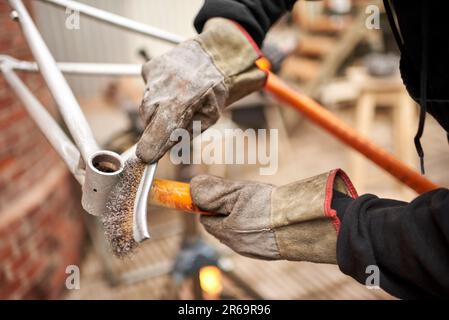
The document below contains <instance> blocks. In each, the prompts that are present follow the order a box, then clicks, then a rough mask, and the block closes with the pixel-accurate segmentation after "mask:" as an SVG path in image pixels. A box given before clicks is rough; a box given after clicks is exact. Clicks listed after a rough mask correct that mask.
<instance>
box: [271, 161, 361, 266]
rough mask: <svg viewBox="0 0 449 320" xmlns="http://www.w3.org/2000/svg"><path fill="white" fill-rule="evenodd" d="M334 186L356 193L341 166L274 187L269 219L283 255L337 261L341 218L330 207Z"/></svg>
mask: <svg viewBox="0 0 449 320" xmlns="http://www.w3.org/2000/svg"><path fill="white" fill-rule="evenodd" d="M333 190H338V191H340V192H343V193H345V194H347V195H348V196H350V197H352V198H356V197H357V192H356V190H355V188H354V187H353V185H352V183H351V181H350V180H349V178H348V176H347V175H346V174H345V173H344V172H343V171H342V170H340V169H336V170H332V171H330V172H327V173H324V174H321V175H318V176H315V177H311V178H308V179H305V180H302V181H298V182H295V183H292V184H289V185H286V186H282V187H279V188H276V189H275V190H274V191H273V195H272V198H271V223H272V225H273V228H274V230H275V235H276V241H277V245H278V249H279V252H280V255H281V257H282V258H284V259H287V260H301V261H311V262H320V263H336V261H337V259H336V243H337V234H338V231H339V228H340V220H339V219H338V216H337V213H336V211H335V210H334V209H332V208H331V201H332V196H333Z"/></svg>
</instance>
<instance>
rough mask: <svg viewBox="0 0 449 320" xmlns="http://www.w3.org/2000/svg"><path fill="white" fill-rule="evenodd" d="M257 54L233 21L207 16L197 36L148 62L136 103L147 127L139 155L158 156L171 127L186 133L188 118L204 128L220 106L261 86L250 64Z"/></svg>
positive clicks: (145, 158) (147, 158) (258, 72)
mask: <svg viewBox="0 0 449 320" xmlns="http://www.w3.org/2000/svg"><path fill="white" fill-rule="evenodd" d="M260 56H261V54H260V51H259V49H258V48H257V46H256V45H255V44H254V42H252V40H251V38H250V37H249V35H247V34H246V32H245V31H244V30H243V29H241V28H240V27H239V26H238V25H237V24H236V23H234V22H232V21H230V20H226V19H223V18H212V19H210V20H208V22H207V23H206V25H205V27H204V31H203V32H202V33H201V34H200V35H199V36H197V37H196V38H193V39H192V40H188V41H185V42H183V43H182V44H180V45H179V46H177V47H176V48H174V49H173V50H171V51H169V52H168V53H166V54H164V55H162V56H160V57H158V58H155V59H153V60H151V61H149V62H147V63H146V64H145V65H144V66H143V69H142V76H143V78H144V80H145V82H146V89H145V93H144V97H143V101H142V104H141V106H140V112H141V114H142V116H143V119H144V122H145V123H146V129H145V131H144V133H143V135H142V137H141V139H140V141H139V143H138V144H137V155H138V156H139V158H141V159H142V160H143V161H145V162H154V161H157V160H159V158H161V157H162V156H163V155H164V153H165V152H166V151H167V150H168V149H170V148H171V147H172V146H173V145H174V144H176V141H171V140H170V135H171V133H172V132H173V131H174V130H175V129H177V128H184V129H187V130H189V131H190V132H191V131H192V122H193V121H194V120H200V121H201V130H202V131H204V130H206V129H207V128H208V127H209V126H211V125H212V124H214V123H215V122H216V121H217V120H218V118H219V116H220V113H221V111H222V110H223V108H224V107H226V106H227V105H229V104H231V103H232V102H234V101H236V100H238V99H240V98H242V97H243V96H245V95H247V94H249V93H251V92H253V91H256V90H258V89H260V88H262V87H263V85H264V83H265V80H266V73H265V72H263V71H261V70H259V69H258V68H257V67H256V66H255V61H256V60H257V59H258V58H259V57H260Z"/></svg>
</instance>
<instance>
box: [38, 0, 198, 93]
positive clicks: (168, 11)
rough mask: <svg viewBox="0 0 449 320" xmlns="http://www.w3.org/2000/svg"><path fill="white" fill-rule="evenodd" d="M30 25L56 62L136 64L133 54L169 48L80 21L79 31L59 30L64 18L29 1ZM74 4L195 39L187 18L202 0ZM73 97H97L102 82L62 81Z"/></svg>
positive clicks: (60, 10)
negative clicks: (32, 16) (32, 23)
mask: <svg viewBox="0 0 449 320" xmlns="http://www.w3.org/2000/svg"><path fill="white" fill-rule="evenodd" d="M32 2H33V6H34V12H35V16H36V22H37V24H38V27H39V29H40V30H41V32H42V34H43V36H44V39H45V41H46V42H47V45H48V46H49V48H50V50H51V52H52V53H53V54H54V56H55V58H56V60H57V61H76V62H120V63H141V62H142V61H141V59H140V58H139V56H138V55H137V51H138V50H139V48H142V47H145V48H147V50H148V52H149V53H150V54H151V55H152V56H157V55H159V54H161V53H163V52H164V51H166V50H168V49H169V48H170V47H171V46H170V45H167V44H165V43H163V42H162V41H159V40H154V39H150V38H148V37H145V36H141V35H136V34H133V33H131V32H129V31H125V30H121V29H118V28H114V27H112V26H109V25H107V24H103V23H100V22H97V21H94V20H92V19H91V18H88V17H85V16H81V19H80V29H79V30H69V29H67V28H66V27H65V20H66V17H67V15H66V14H65V9H64V8H57V7H54V6H52V5H48V4H46V3H42V2H40V1H36V0H33V1H32ZM80 2H83V3H86V4H89V5H92V6H95V7H97V8H101V9H105V10H108V11H111V12H114V13H116V14H120V15H123V16H126V17H128V18H132V19H135V20H136V21H140V22H144V23H147V24H149V25H151V26H154V27H158V28H161V29H164V30H167V31H170V32H173V33H176V34H179V35H183V36H185V37H190V36H193V35H194V34H195V30H194V28H193V24H192V22H193V19H194V17H195V15H196V13H197V12H198V10H199V8H200V6H201V4H202V2H203V1H202V0H165V1H164V0H81V1H80ZM67 78H68V80H69V82H70V85H71V86H72V88H73V89H74V91H75V94H76V95H77V96H78V97H82V98H89V97H92V96H94V95H96V94H98V93H99V90H101V88H103V86H104V84H105V81H106V79H105V78H103V77H85V76H83V77H81V76H68V77H67Z"/></svg>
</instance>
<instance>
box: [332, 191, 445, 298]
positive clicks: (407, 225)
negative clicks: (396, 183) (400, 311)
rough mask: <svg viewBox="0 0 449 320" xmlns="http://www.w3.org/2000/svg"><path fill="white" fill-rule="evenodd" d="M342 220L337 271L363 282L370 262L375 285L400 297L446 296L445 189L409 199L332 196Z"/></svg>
mask: <svg viewBox="0 0 449 320" xmlns="http://www.w3.org/2000/svg"><path fill="white" fill-rule="evenodd" d="M332 206H333V208H334V209H336V210H337V213H338V216H339V217H340V220H341V227H340V231H339V235H338V242H337V260H338V265H339V267H340V270H341V271H342V272H344V273H345V274H347V275H349V276H351V277H353V278H355V279H356V280H357V281H359V282H360V283H362V284H365V281H366V279H367V277H368V276H369V275H370V274H371V273H366V268H367V266H369V265H375V266H377V267H378V268H379V271H380V282H379V286H380V287H381V288H383V289H384V290H385V291H387V292H389V293H391V294H392V295H394V296H396V297H399V298H404V299H414V298H448V297H449V190H448V189H437V190H433V191H430V192H428V193H425V194H422V195H420V196H419V197H417V198H416V199H415V200H413V201H412V202H411V203H406V202H402V201H397V200H389V199H379V198H378V197H376V196H374V195H370V194H367V195H363V196H361V197H359V198H357V199H349V198H348V197H345V196H343V195H342V194H337V195H336V196H335V198H334V199H333V201H332Z"/></svg>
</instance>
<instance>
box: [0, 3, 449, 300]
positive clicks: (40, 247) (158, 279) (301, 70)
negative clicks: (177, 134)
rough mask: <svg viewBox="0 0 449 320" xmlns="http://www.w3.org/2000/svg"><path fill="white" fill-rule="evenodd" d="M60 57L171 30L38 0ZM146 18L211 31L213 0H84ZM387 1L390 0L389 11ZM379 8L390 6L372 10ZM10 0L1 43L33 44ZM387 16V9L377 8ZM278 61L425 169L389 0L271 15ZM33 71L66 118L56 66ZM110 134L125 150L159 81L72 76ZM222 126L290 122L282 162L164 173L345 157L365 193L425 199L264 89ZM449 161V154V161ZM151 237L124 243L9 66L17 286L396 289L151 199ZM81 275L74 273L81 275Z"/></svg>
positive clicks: (5, 164)
mask: <svg viewBox="0 0 449 320" xmlns="http://www.w3.org/2000/svg"><path fill="white" fill-rule="evenodd" d="M25 2H26V3H27V6H28V8H29V9H30V10H31V12H32V15H33V18H34V20H35V22H36V24H37V26H38V27H39V29H40V30H41V32H42V35H43V37H44V39H45V41H46V43H47V44H48V46H49V48H50V50H51V52H52V53H53V54H54V56H55V58H56V60H57V61H71V62H116V63H139V64H140V63H143V62H144V56H145V55H146V56H148V57H155V56H158V55H160V54H162V53H163V52H165V51H166V50H169V49H170V47H171V46H170V45H167V44H166V43H163V42H161V41H158V40H153V39H149V38H147V37H144V36H140V35H134V34H132V33H130V32H127V31H123V30H120V29H117V28H114V27H111V26H108V25H105V24H102V23H100V22H97V21H93V20H91V19H90V18H88V17H84V16H81V18H80V28H79V29H72V30H69V29H67V28H66V27H65V20H66V18H67V13H66V11H65V10H64V9H61V8H56V7H53V6H50V5H48V4H46V3H42V2H40V1H25ZM80 2H84V3H86V4H89V5H92V6H95V7H98V8H101V9H105V10H108V11H111V12H114V13H117V14H120V15H123V16H126V17H129V18H132V19H135V20H137V21H140V22H144V23H147V24H149V25H152V26H155V27H158V28H161V29H164V30H167V31H170V32H173V33H175V34H179V35H182V36H185V37H189V36H193V35H195V31H194V29H193V27H192V21H193V18H194V17H195V15H196V13H197V12H198V10H199V8H200V6H201V5H202V0H188V1H186V0H171V1H160V0H127V1H107V0H82V1H80ZM376 10H378V11H376ZM376 12H378V13H379V20H378V21H376V20H375V17H374V20H373V19H372V18H370V17H372V14H373V13H374V14H376ZM9 14H10V8H9V6H8V4H7V1H1V2H0V30H1V32H0V54H7V55H11V56H12V57H14V58H16V59H21V60H30V61H32V60H33V57H32V55H31V53H30V51H29V49H28V47H27V44H26V42H25V40H24V38H23V36H22V33H21V31H20V28H19V26H18V25H17V23H16V22H14V21H13V20H11V18H10V17H9ZM376 22H378V24H376ZM263 50H264V52H265V53H266V55H267V56H268V57H269V58H270V60H271V62H272V64H273V71H275V72H276V73H278V74H279V75H280V76H281V77H282V78H283V79H284V80H286V81H288V82H289V83H290V84H291V85H292V86H293V87H295V88H296V89H297V90H298V91H301V92H303V93H305V94H307V95H309V96H311V97H313V98H314V99H317V100H318V101H320V102H321V103H322V104H323V105H324V106H326V107H327V108H329V109H330V110H332V112H334V113H335V114H337V115H338V116H339V117H340V118H342V119H343V120H344V121H345V122H347V123H348V124H350V125H351V126H353V127H354V128H356V129H357V130H359V131H360V132H361V133H363V134H365V135H367V136H368V137H370V138H371V139H373V140H374V141H375V142H376V143H378V144H379V145H381V146H382V147H384V148H386V149H387V150H389V151H390V152H392V153H394V154H395V155H396V156H397V157H398V158H400V159H401V160H402V161H404V162H406V163H408V164H409V165H411V166H413V167H414V168H416V169H417V163H418V162H417V159H418V157H417V155H416V152H415V149H414V145H413V136H414V133H415V130H416V127H417V111H418V108H417V106H416V105H415V103H414V102H413V101H412V100H411V99H410V98H409V97H408V95H407V93H406V92H405V89H404V87H403V85H402V81H401V78H400V75H399V73H398V63H399V58H398V51H397V47H396V45H395V43H394V38H393V36H392V34H391V30H390V28H389V26H388V22H387V18H386V16H385V14H384V9H383V5H382V3H381V1H374V0H363V1H362V0H360V1H355V0H352V1H351V0H326V1H316V2H305V1H298V3H297V5H296V6H295V8H294V10H293V11H292V12H291V13H290V14H288V15H286V16H285V17H283V18H282V19H281V20H280V21H279V22H278V23H277V25H276V26H275V27H274V28H273V29H272V30H271V31H270V33H269V35H268V37H267V40H266V41H265V45H264V48H263ZM19 75H20V77H21V78H22V79H23V80H24V82H25V83H26V84H27V85H28V87H29V88H30V89H31V90H32V92H33V93H34V94H35V95H36V96H37V97H38V98H39V100H40V101H41V102H42V103H43V104H44V105H45V106H46V107H47V108H48V110H49V111H50V112H51V114H52V115H53V116H54V117H56V118H57V119H60V117H59V115H58V112H57V109H56V108H55V105H54V102H53V100H52V98H51V95H50V94H49V92H48V89H47V88H46V86H45V83H44V81H43V79H42V78H41V76H39V75H38V74H34V73H25V72H21V73H19ZM67 79H68V81H69V83H70V85H71V87H72V88H73V90H74V92H75V95H76V97H77V98H78V100H79V102H80V104H81V106H82V107H83V110H84V112H85V113H86V116H87V118H88V121H89V123H90V125H91V126H92V128H93V131H94V133H95V136H96V138H97V139H98V141H99V143H100V144H101V145H102V146H104V147H105V148H108V149H111V150H114V151H117V152H122V151H124V150H126V149H127V148H128V147H129V146H131V145H132V144H134V143H135V142H136V141H137V139H138V138H139V135H140V134H141V132H142V128H143V125H142V123H141V122H140V118H139V115H138V106H139V104H140V100H141V97H142V92H143V81H142V79H140V78H137V77H135V78H132V77H94V76H73V75H72V76H67ZM215 128H217V129H219V130H223V129H224V128H242V129H246V128H255V129H257V128H266V129H277V130H278V135H279V144H278V149H279V153H278V158H279V169H278V171H277V173H276V174H275V175H271V176H261V175H259V165H253V164H252V165H227V166H225V165H211V166H206V165H178V166H175V165H173V164H172V163H171V162H170V160H169V159H168V157H167V156H166V157H164V158H163V159H162V160H161V161H160V165H159V169H158V171H157V175H158V176H159V177H162V178H167V179H176V180H181V181H189V179H190V178H191V177H192V176H194V175H196V174H198V173H210V174H215V175H219V176H223V177H226V178H229V179H240V180H242V179H244V180H258V181H263V182H267V183H272V184H277V185H280V184H287V183H289V182H292V181H295V180H299V179H303V178H306V177H309V176H312V175H315V174H319V173H322V172H324V171H327V170H330V169H333V168H337V167H340V168H343V169H344V170H345V171H346V172H348V173H349V175H350V177H351V178H352V180H353V182H354V184H355V186H356V188H357V189H358V191H359V194H363V193H374V194H377V195H379V196H381V197H388V198H395V199H402V200H407V201H408V200H411V199H413V197H414V196H415V195H416V194H414V192H413V191H411V190H410V189H408V188H407V187H404V186H402V185H400V184H399V183H397V182H396V181H395V180H394V179H393V178H391V177H390V176H389V175H388V174H386V173H384V172H383V171H382V170H381V169H379V168H377V167H376V166H375V165H373V164H372V163H370V162H369V160H366V159H364V158H362V157H360V156H358V155H357V154H355V153H353V152H352V151H351V150H350V149H349V148H347V147H346V146H344V145H343V144H341V143H340V142H339V141H337V140H336V139H335V138H333V137H332V136H330V135H328V134H327V133H325V132H323V131H322V130H321V129H319V128H317V127H315V126H314V125H313V124H311V123H309V122H308V121H307V120H305V119H303V118H302V117H301V115H300V114H299V113H298V112H297V111H294V110H290V109H289V108H288V107H286V106H283V105H281V104H279V103H278V102H276V100H274V99H273V98H272V97H270V96H268V95H266V94H264V93H260V92H259V93H254V94H252V95H251V96H249V97H247V98H245V99H243V100H241V101H239V102H237V103H235V104H234V105H233V106H232V107H231V108H229V109H228V110H227V111H226V112H225V113H224V115H223V117H222V118H221V119H220V121H219V122H218V123H217V124H216V125H215ZM422 141H423V145H424V148H425V150H426V169H427V176H428V177H429V178H430V179H431V180H433V181H434V182H436V183H438V184H440V185H442V186H448V185H449V172H448V171H447V170H444V165H445V164H447V163H448V161H449V152H448V151H449V150H448V148H447V141H446V137H445V134H444V132H443V130H442V129H441V128H439V126H438V125H437V124H436V122H435V121H434V120H433V119H431V117H428V121H427V123H426V129H425V133H424V137H423V139H422ZM446 169H447V168H446ZM148 217H149V218H148V219H149V221H148V223H149V227H150V233H151V235H152V238H151V240H148V241H147V242H145V243H144V244H143V245H142V246H141V248H140V249H139V250H138V251H137V253H136V254H134V255H133V256H132V257H131V258H129V259H122V260H120V259H117V258H114V257H113V256H112V255H111V254H110V252H109V249H108V247H107V245H106V244H105V243H104V237H103V235H102V230H101V228H100V227H99V226H98V225H97V222H96V221H95V219H93V218H92V217H90V216H88V215H87V214H86V213H85V212H84V211H83V209H82V208H81V205H80V190H79V186H78V185H77V183H76V181H75V180H74V179H73V178H72V177H71V176H70V174H69V172H68V170H67V169H66V168H65V166H64V164H63V162H62V161H61V160H60V158H59V157H58V155H57V154H56V153H55V152H54V151H53V150H52V148H51V146H50V145H49V144H48V143H47V141H46V140H45V138H44V137H43V135H42V134H41V133H40V131H39V130H38V128H37V127H36V126H35V124H34V123H33V121H32V120H31V119H30V117H29V116H28V115H27V113H26V111H25V109H24V108H23V106H22V105H21V103H20V101H19V100H18V98H17V97H16V96H15V95H14V93H13V92H12V91H11V89H10V88H9V87H8V85H7V83H6V81H5V79H4V78H3V76H2V75H0V298H1V299H61V298H63V299H193V298H197V299H220V298H223V299H240V298H255V299H258V298H261V299H393V297H391V296H389V295H388V294H387V293H385V292H383V291H382V290H380V289H368V288H367V287H365V286H364V285H360V284H358V283H357V282H356V281H355V280H352V279H351V278H349V277H347V276H345V275H343V274H342V273H341V272H340V271H339V270H338V267H336V266H332V265H317V264H311V263H303V262H301V263H298V262H286V261H276V262H267V261H259V260H254V259H248V258H245V257H242V256H239V255H237V254H235V253H233V252H232V251H230V250H229V249H227V248H225V247H223V246H222V245H220V244H219V243H218V242H217V241H216V240H215V239H212V238H211V237H209V236H208V235H207V234H205V233H204V231H203V229H202V227H201V226H200V225H199V223H198V221H197V217H193V216H190V215H186V214H182V213H179V212H175V211H173V210H166V209H160V208H157V207H150V208H149V213H148ZM70 265H76V266H78V267H79V270H80V282H79V284H80V285H79V289H73V290H70V289H68V288H67V286H66V280H67V277H68V276H69V275H70V274H69V272H68V271H67V269H66V268H67V266H70ZM69 287H70V286H69Z"/></svg>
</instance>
